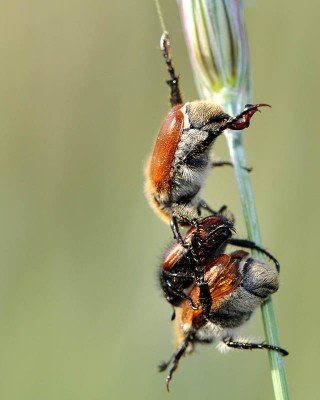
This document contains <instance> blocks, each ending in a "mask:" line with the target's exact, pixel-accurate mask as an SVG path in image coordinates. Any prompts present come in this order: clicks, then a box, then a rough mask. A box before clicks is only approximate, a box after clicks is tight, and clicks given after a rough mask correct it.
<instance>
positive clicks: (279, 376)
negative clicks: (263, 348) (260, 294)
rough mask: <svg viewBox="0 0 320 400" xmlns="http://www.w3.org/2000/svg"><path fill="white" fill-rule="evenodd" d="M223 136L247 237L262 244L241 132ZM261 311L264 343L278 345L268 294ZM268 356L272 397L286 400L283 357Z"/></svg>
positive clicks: (273, 354)
mask: <svg viewBox="0 0 320 400" xmlns="http://www.w3.org/2000/svg"><path fill="white" fill-rule="evenodd" d="M226 137H227V142H228V146H229V152H230V156H231V160H232V162H233V164H234V171H235V175H236V179H237V185H238V190H239V194H240V200H241V204H242V210H243V215H244V219H245V222H246V227H247V232H248V237H249V239H250V240H253V241H254V242H255V243H256V244H257V245H258V246H261V245H262V243H261V237H260V231H259V225H258V219H257V214H256V209H255V204H254V199H253V192H252V188H251V184H250V181H249V174H248V172H247V171H246V170H245V169H244V168H242V166H244V165H247V164H246V157H245V152H244V148H243V144H242V134H239V133H235V132H230V131H229V132H227V133H226ZM255 257H257V258H260V259H261V257H262V256H261V255H260V254H258V253H256V254H255ZM262 261H263V260H262ZM261 313H262V320H263V326H264V331H265V335H266V339H267V342H268V343H272V344H274V345H279V335H278V329H277V324H276V319H275V315H274V310H273V304H272V300H271V297H269V298H268V299H267V301H265V302H264V303H263V304H262V305H261ZM268 355H269V363H270V367H271V377H272V382H273V388H274V393H275V398H276V399H277V400H287V399H289V392H288V385H287V379H286V372H285V367H284V362H283V358H282V356H281V355H280V354H279V353H278V352H276V351H269V352H268Z"/></svg>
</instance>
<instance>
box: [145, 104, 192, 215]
mask: <svg viewBox="0 0 320 400" xmlns="http://www.w3.org/2000/svg"><path fill="white" fill-rule="evenodd" d="M182 107H183V106H182V105H181V104H180V105H176V106H174V107H173V108H172V109H171V110H170V112H169V114H168V115H167V117H166V119H165V120H164V123H163V124H162V126H161V128H160V131H159V134H158V137H157V139H156V143H155V146H154V149H153V153H152V155H151V157H150V158H149V160H148V161H147V164H146V170H145V175H146V194H147V198H148V200H149V202H150V204H151V206H152V208H154V210H155V211H156V212H157V213H158V214H159V215H160V217H161V218H163V219H165V220H166V221H170V219H171V216H170V215H168V214H167V213H166V212H164V211H162V210H161V209H160V208H159V203H158V201H156V199H155V196H157V198H159V199H161V200H162V201H163V202H167V201H168V200H169V196H170V181H171V175H170V173H171V169H172V163H173V159H174V156H175V153H176V150H177V147H178V144H179V141H180V138H181V135H182V131H183V127H184V113H183V112H182V111H181V108H182Z"/></svg>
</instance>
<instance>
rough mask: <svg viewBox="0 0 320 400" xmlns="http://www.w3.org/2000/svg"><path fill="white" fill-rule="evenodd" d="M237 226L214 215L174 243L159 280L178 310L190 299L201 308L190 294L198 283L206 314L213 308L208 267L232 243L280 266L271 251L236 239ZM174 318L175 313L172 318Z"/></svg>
mask: <svg viewBox="0 0 320 400" xmlns="http://www.w3.org/2000/svg"><path fill="white" fill-rule="evenodd" d="M234 232H235V228H234V224H233V222H232V221H230V220H229V219H227V218H226V217H225V216H224V215H221V214H217V215H211V216H208V217H205V218H202V219H198V220H197V221H196V226H192V227H191V228H190V229H189V230H188V231H187V233H186V234H185V235H184V237H183V244H181V243H176V244H174V245H173V246H172V247H171V248H170V249H169V250H168V251H167V252H166V254H165V256H164V259H163V261H162V264H161V266H160V271H159V280H160V285H161V288H162V290H163V292H164V295H165V298H166V300H167V301H168V302H169V303H170V304H171V305H172V306H173V307H178V306H179V305H180V303H181V302H182V301H183V300H184V299H189V301H190V305H191V307H193V308H194V309H197V307H196V305H195V304H194V303H193V300H192V299H191V297H190V296H189V295H188V291H189V290H190V288H191V287H192V286H193V285H194V284H196V285H197V286H199V288H200V303H201V308H202V310H203V311H204V312H205V313H206V312H209V311H210V309H211V296H210V291H209V285H208V282H206V280H205V277H204V267H203V266H204V265H206V264H207V263H208V262H209V261H210V260H212V259H213V258H214V257H216V256H218V255H219V254H222V253H224V251H225V249H226V247H227V245H228V244H231V245H235V246H239V247H244V248H250V249H254V250H257V251H259V252H260V253H262V254H265V255H266V256H267V257H268V258H270V259H271V260H272V261H273V262H274V263H275V266H276V269H277V271H279V269H280V264H279V262H278V261H277V259H276V258H275V257H274V256H273V255H272V254H270V253H269V252H268V251H267V250H265V249H263V248H261V247H259V246H257V245H256V244H255V243H254V242H252V241H250V240H244V239H238V238H234V237H233V236H232V235H233V234H234ZM172 318H174V314H173V316H172Z"/></svg>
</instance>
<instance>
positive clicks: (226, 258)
mask: <svg viewBox="0 0 320 400" xmlns="http://www.w3.org/2000/svg"><path fill="white" fill-rule="evenodd" d="M204 270H205V274H204V277H205V280H206V281H207V282H208V287H209V293H210V296H211V306H210V310H209V312H205V311H204V309H203V308H202V303H201V300H200V298H201V289H200V288H199V287H198V286H197V285H195V286H194V287H193V288H192V290H191V292H190V294H189V297H190V298H191V300H192V303H193V304H195V305H196V309H194V308H193V307H192V306H191V303H190V302H189V301H188V299H184V300H183V301H182V303H181V304H180V306H179V307H178V309H177V318H176V319H175V322H174V324H175V326H174V327H175V335H176V348H177V350H176V352H175V353H174V354H173V355H172V357H171V358H170V359H169V361H167V362H162V363H161V364H160V365H159V371H160V372H162V371H165V370H166V369H167V368H168V367H169V365H170V364H171V362H172V367H171V369H170V370H169V373H168V376H167V378H166V384H167V390H168V391H169V385H170V381H171V379H172V375H173V373H174V371H175V370H176V369H177V368H178V364H179V361H180V359H181V357H182V356H183V355H184V354H185V353H186V352H187V353H191V352H192V351H193V350H194V348H195V345H196V344H197V343H213V342H214V343H216V344H218V345H219V348H220V350H223V349H226V348H235V349H250V350H252V349H267V350H272V351H277V352H279V353H280V354H281V355H282V356H286V355H288V354H289V353H288V352H287V350H285V349H283V348H281V347H279V346H276V345H271V344H267V343H264V342H263V343H251V342H248V341H245V340H243V339H242V340H240V339H239V340H237V339H236V336H235V335H236V334H237V332H238V330H239V328H240V327H241V326H243V325H244V324H245V323H246V322H247V321H248V320H249V319H250V318H251V316H252V313H253V312H254V311H255V309H256V308H257V307H258V306H259V305H260V304H261V303H262V302H263V301H264V300H265V299H266V298H267V297H268V296H269V295H271V294H273V293H275V292H276V291H277V290H278V287H279V280H278V272H277V270H276V269H274V268H271V267H270V266H269V265H267V264H265V263H263V262H261V261H258V260H256V259H254V258H252V257H251V256H250V255H249V253H247V252H245V251H243V250H238V251H235V252H233V253H231V254H229V255H227V254H219V255H218V256H216V257H214V258H212V259H211V260H209V261H208V262H207V263H206V264H205V266H204Z"/></svg>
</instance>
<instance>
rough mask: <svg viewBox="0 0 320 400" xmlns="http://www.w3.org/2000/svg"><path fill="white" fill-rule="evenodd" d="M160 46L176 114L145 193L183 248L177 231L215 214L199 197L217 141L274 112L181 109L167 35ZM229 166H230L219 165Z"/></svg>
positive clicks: (159, 143) (206, 106) (204, 105)
mask: <svg viewBox="0 0 320 400" xmlns="http://www.w3.org/2000/svg"><path fill="white" fill-rule="evenodd" d="M160 46H161V51H162V55H163V57H164V59H165V62H166V64H167V67H168V71H169V74H170V79H169V80H168V81H167V83H168V85H169V86H170V88H171V95H170V103H171V106H172V108H171V110H170V111H169V113H168V115H167V117H166V118H165V120H164V122H163V124H162V127H161V128H160V131H159V134H158V137H157V139H156V142H155V145H154V148H153V152H152V154H151V156H150V158H149V159H148V161H147V163H146V168H145V177H146V179H145V182H146V183H145V192H146V196H147V198H148V200H149V203H150V204H151V206H152V207H153V209H154V210H155V211H156V213H157V214H158V215H159V216H160V217H161V218H162V219H164V220H165V221H167V222H170V224H171V228H172V231H173V234H174V237H175V239H176V240H177V241H178V242H182V238H181V235H180V231H179V225H180V226H190V225H192V223H193V221H194V219H196V218H197V217H199V216H200V215H201V211H202V210H203V209H205V210H208V211H209V212H210V213H211V214H214V213H215V211H214V210H213V209H211V208H210V207H209V206H208V204H207V203H206V202H205V201H204V200H203V199H202V198H201V195H200V191H201V189H202V187H203V186H204V183H205V181H206V179H207V177H208V175H209V172H210V169H211V167H212V166H214V165H215V163H213V162H212V161H211V159H210V149H211V147H212V145H213V143H214V141H215V139H216V138H217V137H218V136H220V135H221V133H222V132H223V131H225V130H226V129H232V130H242V129H245V128H247V127H248V126H249V125H250V119H251V117H252V116H253V115H254V114H255V113H256V112H257V111H258V110H259V108H260V107H263V106H268V107H270V106H269V105H268V104H255V105H252V104H247V105H246V106H245V108H244V110H243V111H242V112H241V113H240V114H239V115H237V116H235V117H231V116H230V115H228V114H227V113H226V112H225V111H224V110H223V108H222V106H221V105H219V104H216V103H212V102H208V101H202V100H196V101H191V102H187V103H183V101H182V97H181V92H180V89H179V77H178V76H176V74H175V70H174V67H173V64H172V58H171V56H170V41H169V36H168V34H167V33H165V34H163V35H162V37H161V40H160ZM226 164H230V163H228V162H222V163H217V164H216V165H226ZM224 208H225V207H222V208H221V209H220V210H219V212H222V210H223V209H224Z"/></svg>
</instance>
